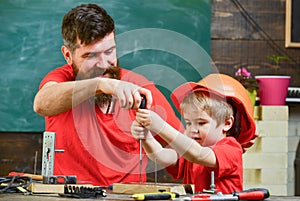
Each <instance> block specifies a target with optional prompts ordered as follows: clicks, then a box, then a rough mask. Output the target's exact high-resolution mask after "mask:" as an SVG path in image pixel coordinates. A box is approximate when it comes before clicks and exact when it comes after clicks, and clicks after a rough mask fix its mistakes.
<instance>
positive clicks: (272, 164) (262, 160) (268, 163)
mask: <svg viewBox="0 0 300 201" xmlns="http://www.w3.org/2000/svg"><path fill="white" fill-rule="evenodd" d="M287 161H288V154H287V153H247V152H246V153H245V154H243V167H244V168H247V169H262V168H287Z"/></svg>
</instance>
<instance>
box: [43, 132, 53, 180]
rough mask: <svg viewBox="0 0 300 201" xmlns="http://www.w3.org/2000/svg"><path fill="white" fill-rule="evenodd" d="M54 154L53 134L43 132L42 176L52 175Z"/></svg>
mask: <svg viewBox="0 0 300 201" xmlns="http://www.w3.org/2000/svg"><path fill="white" fill-rule="evenodd" d="M54 152H55V132H46V131H45V132H44V135H43V155H42V175H43V176H49V175H53V168H54Z"/></svg>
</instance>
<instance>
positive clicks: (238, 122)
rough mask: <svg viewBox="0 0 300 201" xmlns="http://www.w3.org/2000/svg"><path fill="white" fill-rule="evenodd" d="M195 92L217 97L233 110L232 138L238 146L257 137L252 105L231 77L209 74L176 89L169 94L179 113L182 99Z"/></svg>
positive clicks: (238, 83) (241, 87)
mask: <svg viewBox="0 0 300 201" xmlns="http://www.w3.org/2000/svg"><path fill="white" fill-rule="evenodd" d="M196 91H204V92H208V93H209V94H212V95H214V96H215V95H217V96H219V97H221V98H224V99H226V101H227V102H228V103H229V104H231V105H232V107H233V110H234V118H235V124H234V129H235V130H234V132H233V134H232V136H234V137H235V138H236V139H237V141H238V142H239V143H240V144H242V145H243V144H247V143H249V142H250V141H251V140H253V139H254V138H255V137H257V135H256V133H255V131H256V125H255V121H254V118H253V105H252V103H251V100H250V98H249V95H248V93H247V90H246V89H245V88H244V86H243V85H242V84H241V83H240V82H239V81H237V80H236V79H234V78H233V77H231V76H228V75H225V74H217V73H216V74H209V75H207V76H206V77H204V78H203V79H201V80H200V81H199V82H188V83H185V84H183V85H181V86H179V87H177V88H176V89H175V90H174V91H173V92H172V94H171V99H172V101H173V103H174V105H175V107H176V108H177V109H178V111H180V103H181V102H182V100H183V98H184V97H185V96H186V95H187V94H189V93H191V92H196Z"/></svg>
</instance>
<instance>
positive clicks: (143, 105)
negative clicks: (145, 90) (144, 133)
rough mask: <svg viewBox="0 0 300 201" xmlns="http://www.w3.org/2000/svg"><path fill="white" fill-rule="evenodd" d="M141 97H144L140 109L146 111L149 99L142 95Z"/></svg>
mask: <svg viewBox="0 0 300 201" xmlns="http://www.w3.org/2000/svg"><path fill="white" fill-rule="evenodd" d="M141 97H142V101H141V104H140V108H141V109H145V108H146V104H147V99H146V96H145V95H143V94H141Z"/></svg>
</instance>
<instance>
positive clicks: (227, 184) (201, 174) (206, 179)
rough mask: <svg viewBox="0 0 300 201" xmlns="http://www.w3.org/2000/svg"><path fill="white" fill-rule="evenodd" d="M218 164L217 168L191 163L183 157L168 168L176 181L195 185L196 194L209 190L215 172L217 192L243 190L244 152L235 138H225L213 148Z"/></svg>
mask: <svg viewBox="0 0 300 201" xmlns="http://www.w3.org/2000/svg"><path fill="white" fill-rule="evenodd" d="M212 150H213V151H214V153H215V155H216V157H217V162H218V167H217V168H209V167H205V166H203V165H199V164H196V163H192V162H189V161H187V160H185V159H184V158H183V157H181V158H180V159H179V160H178V162H177V165H175V166H170V167H167V168H166V169H167V171H168V172H169V173H170V174H171V175H172V176H173V177H174V179H180V178H183V180H182V183H184V184H195V191H196V192H203V190H204V189H205V190H209V189H210V184H211V171H214V182H215V186H216V190H217V191H218V192H221V193H223V194H231V193H232V192H234V191H242V190H243V161H242V153H243V150H242V148H241V145H240V144H239V143H238V142H237V141H236V139H235V138H233V137H225V138H224V139H222V140H220V141H219V142H218V143H217V144H216V145H215V146H214V147H213V148H212Z"/></svg>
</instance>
